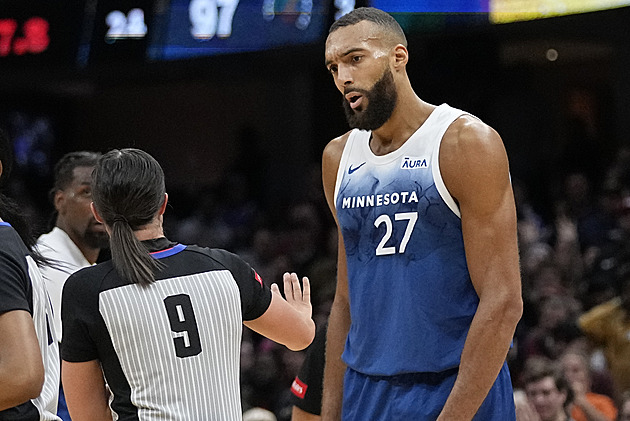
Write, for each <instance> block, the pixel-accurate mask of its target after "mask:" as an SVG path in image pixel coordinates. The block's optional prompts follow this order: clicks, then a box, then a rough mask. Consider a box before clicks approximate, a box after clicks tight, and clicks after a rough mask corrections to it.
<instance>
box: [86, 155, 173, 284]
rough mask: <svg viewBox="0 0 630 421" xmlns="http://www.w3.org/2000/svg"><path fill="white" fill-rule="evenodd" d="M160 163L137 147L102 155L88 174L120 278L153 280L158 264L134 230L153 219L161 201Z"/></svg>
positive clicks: (132, 280) (150, 281) (162, 190)
mask: <svg viewBox="0 0 630 421" xmlns="http://www.w3.org/2000/svg"><path fill="white" fill-rule="evenodd" d="M164 194H165V187H164V172H163V171H162V167H160V164H159V163H158V162H157V161H156V160H155V159H154V158H153V157H152V156H151V155H149V154H148V153H146V152H144V151H141V150H139V149H121V150H118V149H114V150H112V151H110V152H108V153H106V154H104V155H103V156H102V157H101V158H100V159H99V161H98V163H97V164H96V167H95V168H94V172H93V173H92V199H93V201H94V207H95V208H96V210H97V212H98V213H99V215H100V216H101V218H103V221H104V222H105V224H107V226H109V227H110V228H111V234H110V240H109V241H110V249H111V254H112V261H113V263H114V267H115V268H116V270H117V271H118V273H119V274H120V276H122V277H123V278H124V279H127V280H129V281H131V282H134V283H138V284H141V285H148V284H150V283H152V282H153V281H155V272H156V271H157V270H158V269H159V268H160V267H161V264H160V262H159V261H158V260H155V259H153V257H151V255H150V254H149V251H148V250H147V248H146V247H145V246H144V245H143V244H142V243H141V242H140V241H139V240H138V239H137V238H136V236H135V234H134V231H136V230H138V229H140V228H142V227H144V226H146V225H147V224H149V223H150V222H152V221H153V220H154V218H155V217H156V215H157V214H158V211H159V210H160V208H161V206H162V205H163V204H164V200H165V195H164Z"/></svg>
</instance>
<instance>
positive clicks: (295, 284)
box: [291, 272, 302, 300]
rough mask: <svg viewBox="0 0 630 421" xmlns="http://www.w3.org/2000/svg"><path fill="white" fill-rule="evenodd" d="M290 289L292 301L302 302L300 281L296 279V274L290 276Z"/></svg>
mask: <svg viewBox="0 0 630 421" xmlns="http://www.w3.org/2000/svg"><path fill="white" fill-rule="evenodd" d="M291 288H292V290H293V299H294V300H302V291H301V290H300V280H299V279H298V276H297V273H295V272H294V273H292V274H291Z"/></svg>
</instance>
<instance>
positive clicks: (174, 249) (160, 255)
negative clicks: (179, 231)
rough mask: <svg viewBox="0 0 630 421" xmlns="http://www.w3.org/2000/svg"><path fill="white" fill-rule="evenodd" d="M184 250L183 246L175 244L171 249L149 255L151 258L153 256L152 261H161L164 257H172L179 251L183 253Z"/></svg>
mask: <svg viewBox="0 0 630 421" xmlns="http://www.w3.org/2000/svg"><path fill="white" fill-rule="evenodd" d="M185 248H186V246H185V245H183V244H177V245H175V246H173V247H171V248H170V249H166V250H160V251H154V252H153V253H151V256H153V258H154V259H162V258H164V257H169V256H172V255H174V254H177V253H179V252H180V251H183V250H184V249H185Z"/></svg>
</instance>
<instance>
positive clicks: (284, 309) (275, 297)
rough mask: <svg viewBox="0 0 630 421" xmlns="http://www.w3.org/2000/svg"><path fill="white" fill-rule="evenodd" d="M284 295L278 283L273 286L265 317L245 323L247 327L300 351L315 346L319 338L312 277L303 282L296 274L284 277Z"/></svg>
mask: <svg viewBox="0 0 630 421" xmlns="http://www.w3.org/2000/svg"><path fill="white" fill-rule="evenodd" d="M282 281H283V283H284V295H285V297H286V298H283V297H282V294H281V293H280V289H279V288H278V285H277V284H272V285H271V303H270V304H269V308H267V311H265V312H264V313H263V315H262V316H260V317H258V318H257V319H254V320H247V321H243V324H245V326H247V327H249V328H250V329H252V330H254V331H255V332H258V333H260V334H261V335H263V336H265V337H267V338H269V339H271V340H272V341H275V342H277V343H279V344H282V345H285V346H286V347H287V348H289V349H290V350H292V351H299V350H302V349H304V348H306V347H307V346H309V345H310V344H311V342H313V338H314V337H315V322H313V319H312V318H311V315H312V313H313V309H312V307H311V284H310V283H309V280H308V278H302V286H301V287H300V280H299V279H298V276H297V275H296V274H295V273H285V274H284V275H283V276H282Z"/></svg>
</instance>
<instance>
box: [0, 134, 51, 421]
mask: <svg viewBox="0 0 630 421" xmlns="http://www.w3.org/2000/svg"><path fill="white" fill-rule="evenodd" d="M12 159H13V154H12V150H11V144H10V142H9V139H8V138H7V136H6V135H5V134H4V132H3V131H1V130H0V182H1V181H4V179H6V178H7V177H8V175H9V172H10V168H11V164H12ZM3 170H4V174H3ZM3 176H4V177H3ZM8 221H10V222H8ZM11 224H13V225H15V227H16V228H15V229H14V228H13V226H12V225H11ZM27 226H28V225H27V222H26V221H25V220H24V219H23V217H21V214H20V210H19V208H18V207H17V206H16V205H15V204H14V203H12V202H11V201H10V200H9V199H8V198H7V197H5V196H4V195H1V194H0V338H2V339H1V340H0V420H59V418H58V417H57V416H56V415H55V413H56V412H57V396H58V389H59V348H58V345H57V340H56V335H55V330H54V326H52V325H51V324H50V322H51V321H52V308H51V306H50V300H49V298H48V293H47V292H46V287H45V285H44V280H43V279H42V276H41V273H40V271H39V269H38V268H37V264H36V263H35V260H34V259H33V257H32V256H31V253H32V252H31V251H29V249H28V248H27V247H26V245H25V243H24V241H23V240H22V238H21V236H20V235H19V234H18V232H17V230H16V229H20V230H21V227H27ZM21 234H22V235H24V236H25V237H24V238H26V240H27V241H29V238H30V237H26V234H25V233H21ZM33 242H34V241H32V240H31V241H29V243H30V244H31V245H32V244H33Z"/></svg>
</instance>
